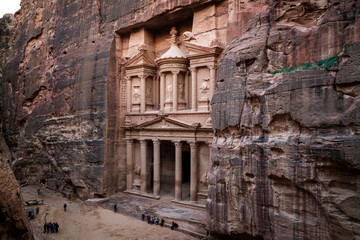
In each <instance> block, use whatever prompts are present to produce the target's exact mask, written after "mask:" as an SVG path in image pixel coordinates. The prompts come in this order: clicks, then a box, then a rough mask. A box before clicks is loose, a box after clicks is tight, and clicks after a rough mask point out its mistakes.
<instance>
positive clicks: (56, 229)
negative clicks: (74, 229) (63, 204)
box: [54, 222, 59, 233]
mask: <svg viewBox="0 0 360 240" xmlns="http://www.w3.org/2000/svg"><path fill="white" fill-rule="evenodd" d="M54 227H55V233H57V232H58V230H59V224H58V223H57V222H55V223H54Z"/></svg>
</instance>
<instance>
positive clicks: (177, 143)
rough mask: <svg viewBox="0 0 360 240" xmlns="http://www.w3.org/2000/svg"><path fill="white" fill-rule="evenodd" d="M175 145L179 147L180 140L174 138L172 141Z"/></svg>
mask: <svg viewBox="0 0 360 240" xmlns="http://www.w3.org/2000/svg"><path fill="white" fill-rule="evenodd" d="M172 142H173V143H174V145H175V147H181V141H179V140H176V141H172Z"/></svg>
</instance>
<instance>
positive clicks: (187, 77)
mask: <svg viewBox="0 0 360 240" xmlns="http://www.w3.org/2000/svg"><path fill="white" fill-rule="evenodd" d="M185 103H186V109H189V72H186V74H185Z"/></svg>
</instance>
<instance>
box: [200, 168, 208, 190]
mask: <svg viewBox="0 0 360 240" xmlns="http://www.w3.org/2000/svg"><path fill="white" fill-rule="evenodd" d="M207 178H208V172H207V171H206V172H205V173H204V174H203V175H202V176H201V178H200V183H201V184H202V188H203V189H207V187H208V184H209V183H208V179H207Z"/></svg>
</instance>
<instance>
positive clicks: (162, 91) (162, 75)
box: [160, 73, 165, 112]
mask: <svg viewBox="0 0 360 240" xmlns="http://www.w3.org/2000/svg"><path fill="white" fill-rule="evenodd" d="M164 104H165V73H160V111H162V112H164Z"/></svg>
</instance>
